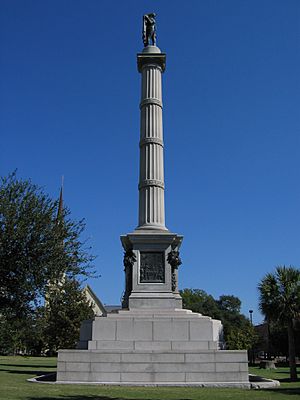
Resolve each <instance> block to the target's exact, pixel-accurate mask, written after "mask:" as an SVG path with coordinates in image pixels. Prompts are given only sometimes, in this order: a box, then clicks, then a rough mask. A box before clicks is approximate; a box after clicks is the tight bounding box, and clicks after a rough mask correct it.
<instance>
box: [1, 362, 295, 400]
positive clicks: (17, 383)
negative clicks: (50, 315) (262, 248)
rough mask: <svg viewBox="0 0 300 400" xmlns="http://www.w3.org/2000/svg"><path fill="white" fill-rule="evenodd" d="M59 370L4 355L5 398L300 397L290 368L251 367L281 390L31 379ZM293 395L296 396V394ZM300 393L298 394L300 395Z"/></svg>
mask: <svg viewBox="0 0 300 400" xmlns="http://www.w3.org/2000/svg"><path fill="white" fill-rule="evenodd" d="M55 369H56V359H55V358H35V357H0V399H1V400H33V399H39V400H47V399H48V400H49V399H52V400H58V399H64V400H121V399H138V400H163V399H170V400H171V399H172V400H173V399H174V400H196V399H197V400H198V399H199V400H204V399H205V400H212V399H217V400H221V399H222V400H223V399H230V400H244V399H245V400H248V399H251V400H256V399H261V400H269V399H272V400H273V399H274V400H285V399H286V400H288V399H289V400H294V399H296V398H297V397H298V396H299V398H300V380H299V381H298V382H294V383H290V382H289V379H288V377H289V375H288V369H287V368H278V369H277V370H273V371H267V370H259V369H258V368H251V369H250V372H251V373H253V374H256V375H261V376H264V377H268V378H274V379H278V380H279V381H281V387H280V388H279V389H272V390H271V389H269V390H242V389H217V388H211V389H210V388H180V387H177V388H176V387H160V388H158V387H119V386H84V385H50V384H37V383H30V382H27V381H26V379H27V378H31V377H34V376H37V375H41V374H43V373H49V372H53V371H55ZM291 395H295V396H292V397H291ZM297 395H298V396H297Z"/></svg>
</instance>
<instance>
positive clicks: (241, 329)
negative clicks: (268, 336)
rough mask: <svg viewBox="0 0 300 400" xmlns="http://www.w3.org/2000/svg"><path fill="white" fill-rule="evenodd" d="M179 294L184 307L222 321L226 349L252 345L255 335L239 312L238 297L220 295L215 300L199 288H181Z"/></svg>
mask: <svg viewBox="0 0 300 400" xmlns="http://www.w3.org/2000/svg"><path fill="white" fill-rule="evenodd" d="M180 294H181V296H182V300H183V306H184V308H187V309H190V310H192V311H194V312H198V313H201V314H204V315H208V316H210V317H212V318H214V319H220V320H221V321H222V323H223V329H224V339H225V342H226V347H227V348H228V349H235V350H238V349H250V348H251V347H252V346H253V343H254V342H255V340H256V335H255V333H254V330H253V328H252V326H251V324H250V322H249V320H248V319H247V318H246V317H245V316H244V315H243V314H241V312H240V309H241V301H240V299H239V298H238V297H235V296H232V295H222V296H220V297H219V299H218V300H215V299H214V298H213V296H211V295H209V294H207V293H206V292H205V291H204V290H200V289H183V290H181V291H180Z"/></svg>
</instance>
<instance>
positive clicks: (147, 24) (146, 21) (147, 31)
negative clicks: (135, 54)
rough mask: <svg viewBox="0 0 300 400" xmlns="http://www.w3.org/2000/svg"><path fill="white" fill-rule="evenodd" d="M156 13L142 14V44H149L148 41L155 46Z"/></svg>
mask: <svg viewBox="0 0 300 400" xmlns="http://www.w3.org/2000/svg"><path fill="white" fill-rule="evenodd" d="M155 17H156V14H154V13H151V14H145V15H143V43H144V46H145V47H146V46H149V44H150V41H152V45H153V46H156V29H155Z"/></svg>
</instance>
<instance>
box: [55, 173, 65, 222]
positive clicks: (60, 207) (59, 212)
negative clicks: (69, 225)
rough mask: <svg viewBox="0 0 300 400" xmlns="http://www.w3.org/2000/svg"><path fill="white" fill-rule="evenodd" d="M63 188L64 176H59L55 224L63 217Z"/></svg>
mask: <svg viewBox="0 0 300 400" xmlns="http://www.w3.org/2000/svg"><path fill="white" fill-rule="evenodd" d="M63 189H64V176H62V177H61V187H60V193H59V202H58V209H57V216H56V222H57V224H59V223H60V221H61V220H62V218H63V210H64V200H63Z"/></svg>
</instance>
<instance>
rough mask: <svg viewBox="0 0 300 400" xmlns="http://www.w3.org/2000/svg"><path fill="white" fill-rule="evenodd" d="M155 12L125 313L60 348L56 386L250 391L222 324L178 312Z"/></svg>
mask: <svg viewBox="0 0 300 400" xmlns="http://www.w3.org/2000/svg"><path fill="white" fill-rule="evenodd" d="M155 17H156V15H155V14H146V15H144V16H143V43H144V49H143V50H142V52H141V53H139V54H138V55H137V66H138V71H139V72H140V74H141V88H142V90H141V93H142V95H141V102H140V121H141V124H140V142H139V145H140V177H139V186H138V188H139V222H138V226H137V228H136V229H135V230H134V231H133V232H131V233H128V234H127V235H123V236H121V242H122V245H123V248H124V251H125V252H124V271H125V291H124V295H123V300H122V310H120V311H119V312H117V313H112V314H107V315H106V316H101V317H95V319H94V320H93V321H85V323H84V324H83V326H82V329H81V337H80V341H79V344H78V349H76V350H60V351H59V354H58V366H57V381H58V382H64V383H66V382H69V383H72V382H84V383H93V384H95V383H98V384H117V385H190V386H238V387H250V384H249V381H248V362H247V352H246V351H243V350H231V351H230V350H221V348H222V345H223V344H222V324H221V321H218V320H214V319H212V318H210V317H208V316H203V315H201V314H198V313H193V312H192V311H190V310H185V309H182V299H181V297H180V294H179V291H178V267H179V266H180V264H181V260H180V256H179V249H180V245H181V243H182V239H183V238H182V236H180V235H178V234H176V233H172V232H170V231H169V230H168V229H167V228H166V225H165V207H164V159H163V146H164V144H163V125H162V109H163V105H162V84H161V80H162V74H163V72H164V71H165V68H166V54H164V53H162V52H161V51H160V49H159V48H158V47H157V46H156V27H155Z"/></svg>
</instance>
